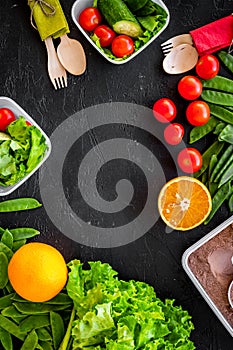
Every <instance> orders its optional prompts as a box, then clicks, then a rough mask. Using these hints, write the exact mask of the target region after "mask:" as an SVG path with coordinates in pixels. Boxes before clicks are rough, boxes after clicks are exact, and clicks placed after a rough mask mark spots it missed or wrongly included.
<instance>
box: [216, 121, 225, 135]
mask: <svg viewBox="0 0 233 350" xmlns="http://www.w3.org/2000/svg"><path fill="white" fill-rule="evenodd" d="M226 125H227V124H226V123H224V122H220V121H219V122H218V124H217V125H216V127H215V129H214V131H213V134H214V135H219V134H220V132H221V131H222V130H223V129H224V128H225V126H226Z"/></svg>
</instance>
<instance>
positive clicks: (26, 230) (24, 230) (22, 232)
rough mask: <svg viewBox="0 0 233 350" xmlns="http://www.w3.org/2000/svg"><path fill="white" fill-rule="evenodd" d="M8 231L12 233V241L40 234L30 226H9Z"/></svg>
mask: <svg viewBox="0 0 233 350" xmlns="http://www.w3.org/2000/svg"><path fill="white" fill-rule="evenodd" d="M10 233H11V234H12V236H13V239H14V241H19V240H21V239H26V238H32V237H35V236H37V235H39V234H40V232H39V231H38V230H35V229H34V228H30V227H19V228H11V230H10Z"/></svg>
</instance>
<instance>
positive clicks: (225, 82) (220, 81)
mask: <svg viewBox="0 0 233 350" xmlns="http://www.w3.org/2000/svg"><path fill="white" fill-rule="evenodd" d="M202 86H203V88H209V89H214V90H220V91H225V92H231V93H233V80H232V79H228V78H225V77H222V76H220V75H216V76H215V77H214V78H212V79H208V80H202Z"/></svg>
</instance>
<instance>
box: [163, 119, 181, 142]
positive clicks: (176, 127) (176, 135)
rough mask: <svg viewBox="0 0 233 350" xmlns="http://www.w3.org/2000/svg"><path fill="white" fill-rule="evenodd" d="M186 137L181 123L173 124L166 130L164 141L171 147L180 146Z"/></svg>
mask: <svg viewBox="0 0 233 350" xmlns="http://www.w3.org/2000/svg"><path fill="white" fill-rule="evenodd" d="M183 136H184V128H183V126H182V125H181V124H179V123H172V124H169V125H168V126H166V128H165V129H164V139H165V141H166V142H167V143H168V144H169V145H178V144H179V143H180V142H181V141H182V138H183Z"/></svg>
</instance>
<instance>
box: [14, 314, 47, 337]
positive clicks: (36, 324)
mask: <svg viewBox="0 0 233 350" xmlns="http://www.w3.org/2000/svg"><path fill="white" fill-rule="evenodd" d="M49 325H50V318H49V316H48V315H31V316H28V317H26V318H25V319H24V320H23V321H22V322H20V324H19V329H20V331H21V332H24V333H25V332H30V331H32V330H33V329H37V328H43V327H47V326H49Z"/></svg>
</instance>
